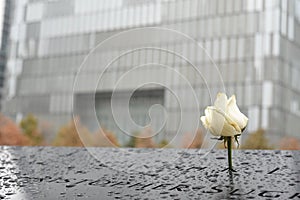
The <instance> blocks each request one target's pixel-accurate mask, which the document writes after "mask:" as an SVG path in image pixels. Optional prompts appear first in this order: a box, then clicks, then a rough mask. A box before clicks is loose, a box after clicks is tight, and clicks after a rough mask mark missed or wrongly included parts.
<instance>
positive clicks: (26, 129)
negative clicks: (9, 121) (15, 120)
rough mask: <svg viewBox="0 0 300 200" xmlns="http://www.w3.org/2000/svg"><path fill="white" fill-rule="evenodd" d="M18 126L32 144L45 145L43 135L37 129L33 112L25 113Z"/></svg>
mask: <svg viewBox="0 0 300 200" xmlns="http://www.w3.org/2000/svg"><path fill="white" fill-rule="evenodd" d="M20 127H21V129H22V131H23V133H24V134H25V136H26V137H27V138H28V140H29V141H30V145H32V146H40V145H45V142H44V137H43V135H42V134H41V132H40V130H39V129H38V120H37V118H36V117H35V116H34V115H33V114H29V115H27V117H25V118H24V119H22V121H21V122H20Z"/></svg>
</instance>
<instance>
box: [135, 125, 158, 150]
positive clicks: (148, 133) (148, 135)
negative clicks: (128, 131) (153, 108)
mask: <svg viewBox="0 0 300 200" xmlns="http://www.w3.org/2000/svg"><path fill="white" fill-rule="evenodd" d="M152 135H153V131H152V129H151V128H145V129H144V130H143V131H142V133H141V134H140V135H138V136H137V138H136V143H135V147H136V148H155V147H156V145H155V143H154V141H153V139H152V138H153V137H152Z"/></svg>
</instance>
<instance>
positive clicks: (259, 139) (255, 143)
mask: <svg viewBox="0 0 300 200" xmlns="http://www.w3.org/2000/svg"><path fill="white" fill-rule="evenodd" d="M241 148H242V149H273V147H272V146H271V145H270V144H269V142H268V139H267V138H266V137H265V131H264V130H263V129H259V130H257V131H255V132H254V133H250V134H249V135H248V137H247V139H246V140H245V142H243V143H242V146H241Z"/></svg>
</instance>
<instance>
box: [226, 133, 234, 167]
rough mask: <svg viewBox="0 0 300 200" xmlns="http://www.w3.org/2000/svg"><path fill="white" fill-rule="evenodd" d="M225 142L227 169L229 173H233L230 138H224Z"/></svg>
mask: <svg viewBox="0 0 300 200" xmlns="http://www.w3.org/2000/svg"><path fill="white" fill-rule="evenodd" d="M225 142H227V152H228V167H229V171H233V169H232V146H231V143H232V139H231V136H229V137H225Z"/></svg>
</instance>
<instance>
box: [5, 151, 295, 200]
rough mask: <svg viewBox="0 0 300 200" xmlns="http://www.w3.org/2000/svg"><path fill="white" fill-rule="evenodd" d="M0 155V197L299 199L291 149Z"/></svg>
mask: <svg viewBox="0 0 300 200" xmlns="http://www.w3.org/2000/svg"><path fill="white" fill-rule="evenodd" d="M0 149H1V151H0V199H60V198H63V199H300V179H299V178H300V176H299V175H300V170H299V169H300V166H299V164H300V162H299V161H300V152H299V151H235V154H236V155H235V156H234V164H235V169H236V170H237V172H236V173H234V174H233V175H232V176H229V173H228V171H227V169H226V164H227V160H226V153H227V152H226V151H223V150H220V151H213V152H212V153H211V154H209V155H208V156H207V157H206V158H205V159H201V155H200V154H198V152H197V150H178V149H177V150H176V149H165V150H155V149H138V150H135V149H127V150H126V152H125V153H124V152H122V151H117V150H115V149H110V148H99V149H96V151H97V153H98V154H99V157H100V158H101V160H96V159H95V158H93V157H92V156H91V155H90V154H89V153H88V151H87V150H86V149H83V148H53V147H0ZM94 150H95V149H94ZM139 154H143V156H139ZM202 155H203V154H202ZM137 158H138V159H137ZM170 158H174V159H170Z"/></svg>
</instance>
